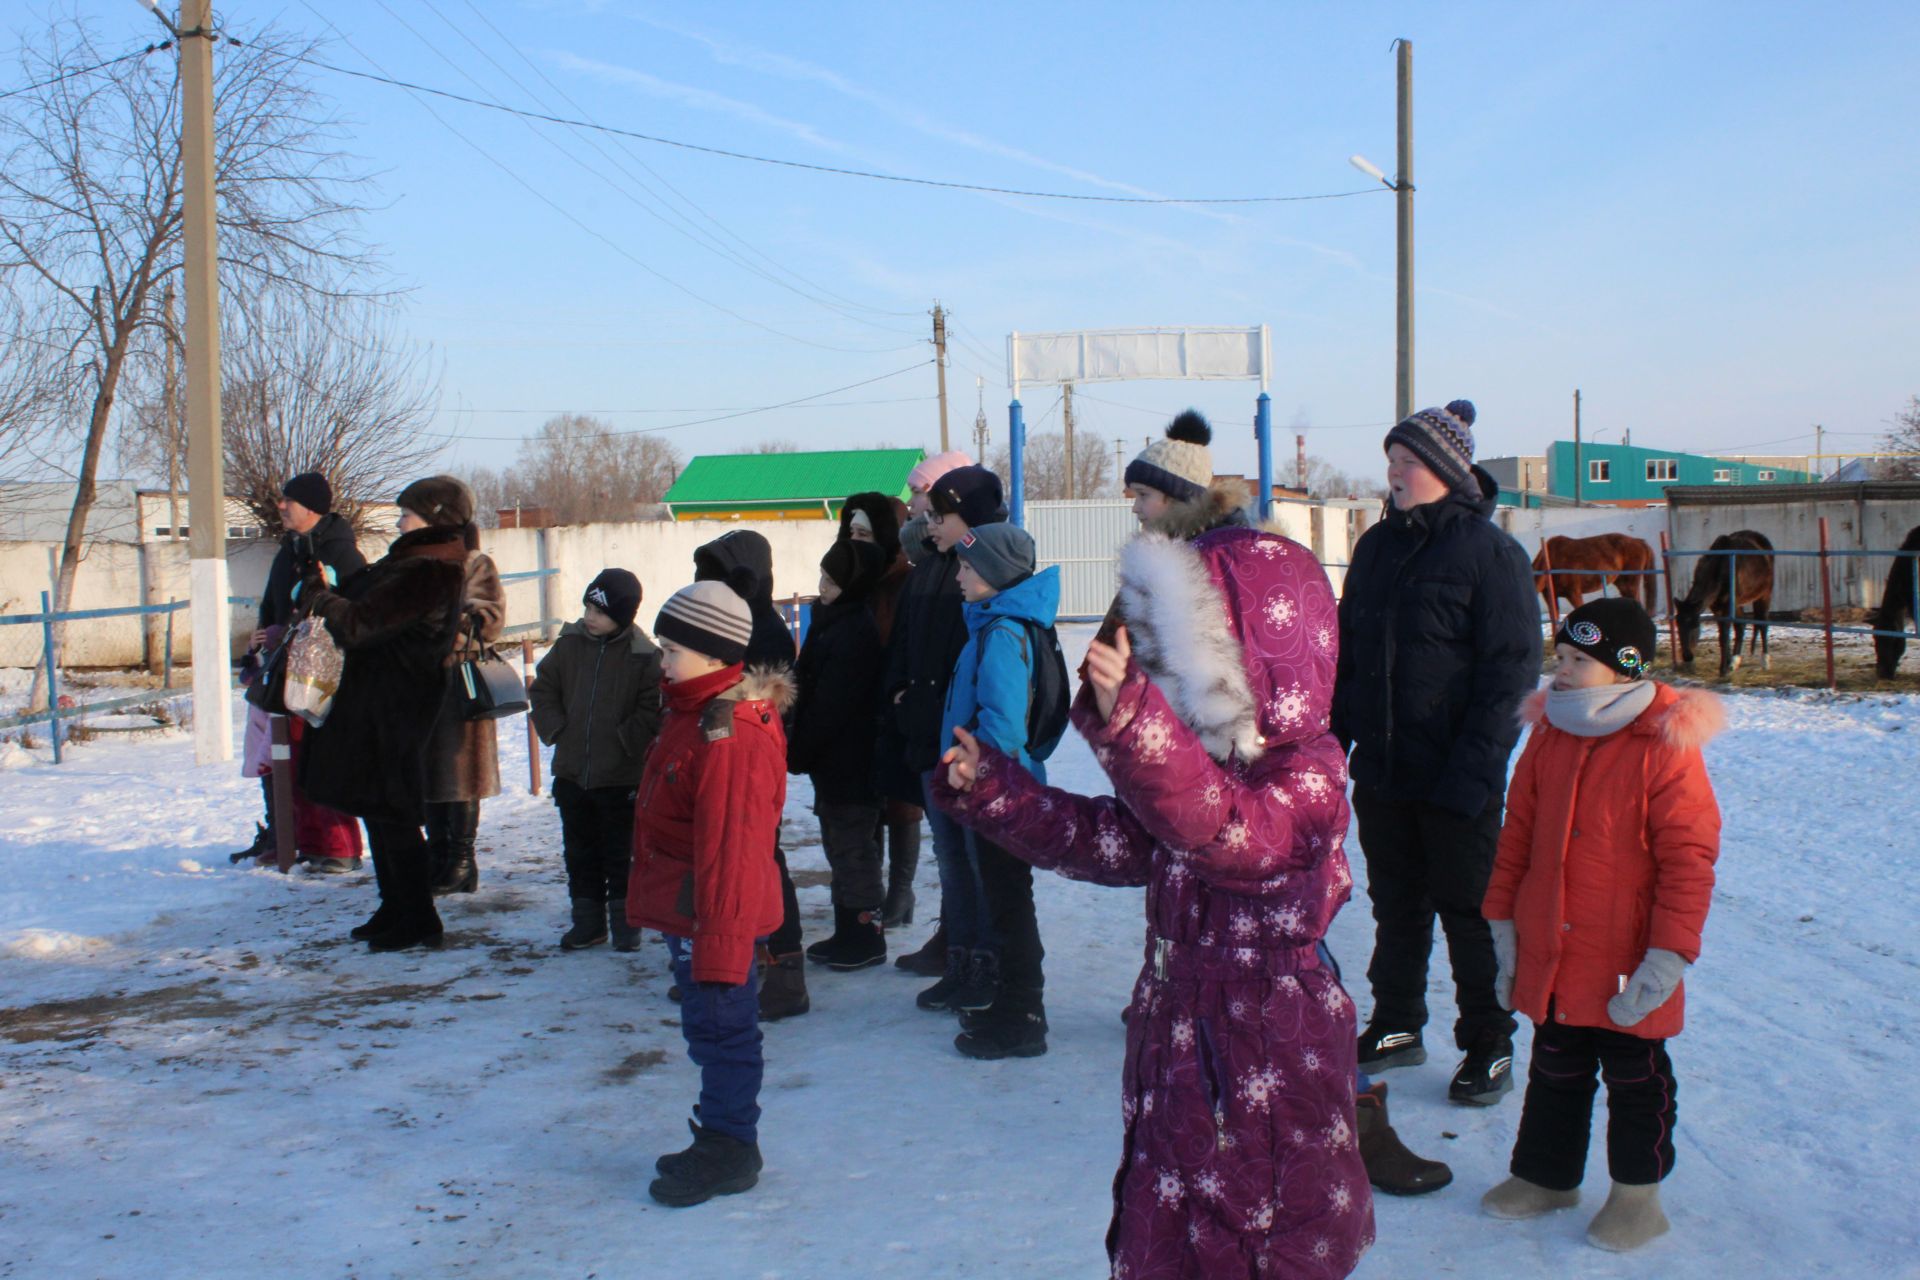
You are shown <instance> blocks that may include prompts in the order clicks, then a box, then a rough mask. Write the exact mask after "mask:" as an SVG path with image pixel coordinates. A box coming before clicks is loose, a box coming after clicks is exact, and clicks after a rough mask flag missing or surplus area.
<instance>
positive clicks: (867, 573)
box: [820, 538, 888, 600]
mask: <svg viewBox="0 0 1920 1280" xmlns="http://www.w3.org/2000/svg"><path fill="white" fill-rule="evenodd" d="M887 563H888V561H887V555H886V552H884V551H882V550H880V548H879V547H878V546H877V545H876V544H874V543H871V542H855V541H853V540H852V539H850V538H847V539H842V540H841V541H839V542H836V543H834V544H833V545H832V546H830V547H828V548H827V554H826V555H824V556H821V557H820V572H822V573H824V574H826V575H827V577H828V578H829V579H831V580H832V581H833V584H834V585H835V586H836V587H839V588H840V595H841V597H842V598H843V599H846V598H851V599H854V600H860V599H863V598H865V597H866V595H867V593H868V592H870V591H872V590H873V585H874V583H876V582H878V581H880V575H881V574H882V573H884V572H885V571H886V567H887Z"/></svg>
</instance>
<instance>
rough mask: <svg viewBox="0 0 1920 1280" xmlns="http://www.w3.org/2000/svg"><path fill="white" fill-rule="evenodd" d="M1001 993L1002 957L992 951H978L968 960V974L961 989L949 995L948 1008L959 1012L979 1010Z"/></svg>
mask: <svg viewBox="0 0 1920 1280" xmlns="http://www.w3.org/2000/svg"><path fill="white" fill-rule="evenodd" d="M999 994H1000V957H999V956H998V955H996V954H995V953H994V952H991V951H976V952H974V953H973V954H972V956H970V957H969V958H968V960H967V976H966V978H965V980H964V981H962V982H961V984H960V989H959V990H957V991H955V992H954V993H953V994H952V995H950V996H948V997H947V1008H949V1009H952V1010H955V1011H956V1012H959V1013H967V1012H978V1011H979V1010H981V1009H984V1008H986V1007H987V1006H989V1005H991V1004H992V1003H993V1001H994V997H995V996H997V995H999Z"/></svg>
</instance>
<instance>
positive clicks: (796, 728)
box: [787, 541, 887, 970]
mask: <svg viewBox="0 0 1920 1280" xmlns="http://www.w3.org/2000/svg"><path fill="white" fill-rule="evenodd" d="M885 569H886V556H885V554H884V553H883V552H882V551H881V550H880V548H879V547H877V546H875V545H874V544H873V543H870V542H852V541H847V542H836V543H834V544H833V546H832V547H831V548H830V549H829V550H828V551H827V554H826V556H825V557H824V558H822V560H821V561H820V602H819V603H818V604H817V605H815V606H814V610H813V622H812V625H811V627H810V628H809V629H808V631H807V642H806V644H805V645H804V646H802V647H801V650H800V660H799V662H798V663H797V664H795V666H794V675H795V676H796V677H797V678H798V680H799V685H800V699H799V701H798V702H797V703H795V704H794V709H793V724H792V728H791V729H790V731H789V732H788V734H787V772H788V773H804V774H806V775H807V776H808V777H809V778H810V779H812V781H813V812H814V814H815V815H816V816H817V817H818V818H819V819H820V841H821V843H822V844H823V845H824V846H825V847H826V851H827V863H828V865H829V866H831V867H832V868H833V936H832V937H830V938H824V939H822V940H821V941H819V942H816V943H814V944H813V945H812V946H810V947H808V948H807V959H809V960H811V961H813V962H814V963H815V964H824V965H826V966H827V967H828V968H830V969H839V970H852V969H864V968H866V967H867V966H869V965H876V964H879V963H881V962H882V961H884V960H885V959H886V958H887V942H886V936H885V931H884V929H883V927H882V924H881V910H882V906H883V904H884V902H885V899H886V884H885V882H884V879H883V877H882V874H881V864H882V861H883V859H882V857H881V851H880V813H881V804H880V793H879V790H878V789H877V788H876V787H875V785H874V782H875V779H874V769H873V756H874V739H875V737H876V736H877V734H878V730H879V712H880V681H881V678H882V676H883V674H884V672H883V662H882V658H883V656H884V651H883V649H882V648H881V644H880V628H879V625H878V624H877V623H876V622H875V621H874V618H873V613H872V612H871V611H870V610H869V609H868V608H867V598H868V596H869V595H871V594H872V592H873V588H874V585H875V584H876V583H877V582H878V581H879V580H880V575H881V573H882V572H884V571H885Z"/></svg>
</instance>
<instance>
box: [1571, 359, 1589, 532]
mask: <svg viewBox="0 0 1920 1280" xmlns="http://www.w3.org/2000/svg"><path fill="white" fill-rule="evenodd" d="M1586 478H1587V477H1586V473H1585V472H1584V471H1582V470H1581V462H1580V388H1578V387H1575V388H1574V389H1573V505H1574V506H1576V507H1577V506H1581V505H1582V503H1581V501H1580V486H1581V485H1582V484H1583V483H1585V481H1586Z"/></svg>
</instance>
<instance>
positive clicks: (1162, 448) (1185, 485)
mask: <svg viewBox="0 0 1920 1280" xmlns="http://www.w3.org/2000/svg"><path fill="white" fill-rule="evenodd" d="M1212 443H1213V428H1212V427H1210V426H1208V425H1207V420H1206V419H1205V418H1203V417H1201V416H1200V413H1199V411H1198V410H1197V409H1189V410H1187V411H1186V412H1185V413H1183V414H1181V415H1180V416H1179V417H1177V418H1175V419H1174V420H1173V421H1172V422H1170V423H1168V424H1167V438H1166V439H1165V440H1155V441H1154V442H1153V443H1152V444H1150V445H1148V446H1147V447H1146V448H1144V449H1142V450H1141V451H1140V456H1138V457H1137V458H1135V459H1134V460H1133V461H1132V462H1129V463H1128V464H1127V483H1128V484H1129V485H1136V484H1143V485H1146V486H1147V487H1148V488H1149V489H1158V490H1159V491H1160V492H1162V493H1164V494H1166V495H1167V496H1168V497H1169V498H1172V499H1173V500H1174V501H1175V502H1198V501H1199V500H1200V499H1201V498H1203V497H1205V496H1206V493H1207V486H1208V485H1210V484H1212V483H1213V450H1212V449H1210V448H1208V446H1209V445H1211V444H1212Z"/></svg>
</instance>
